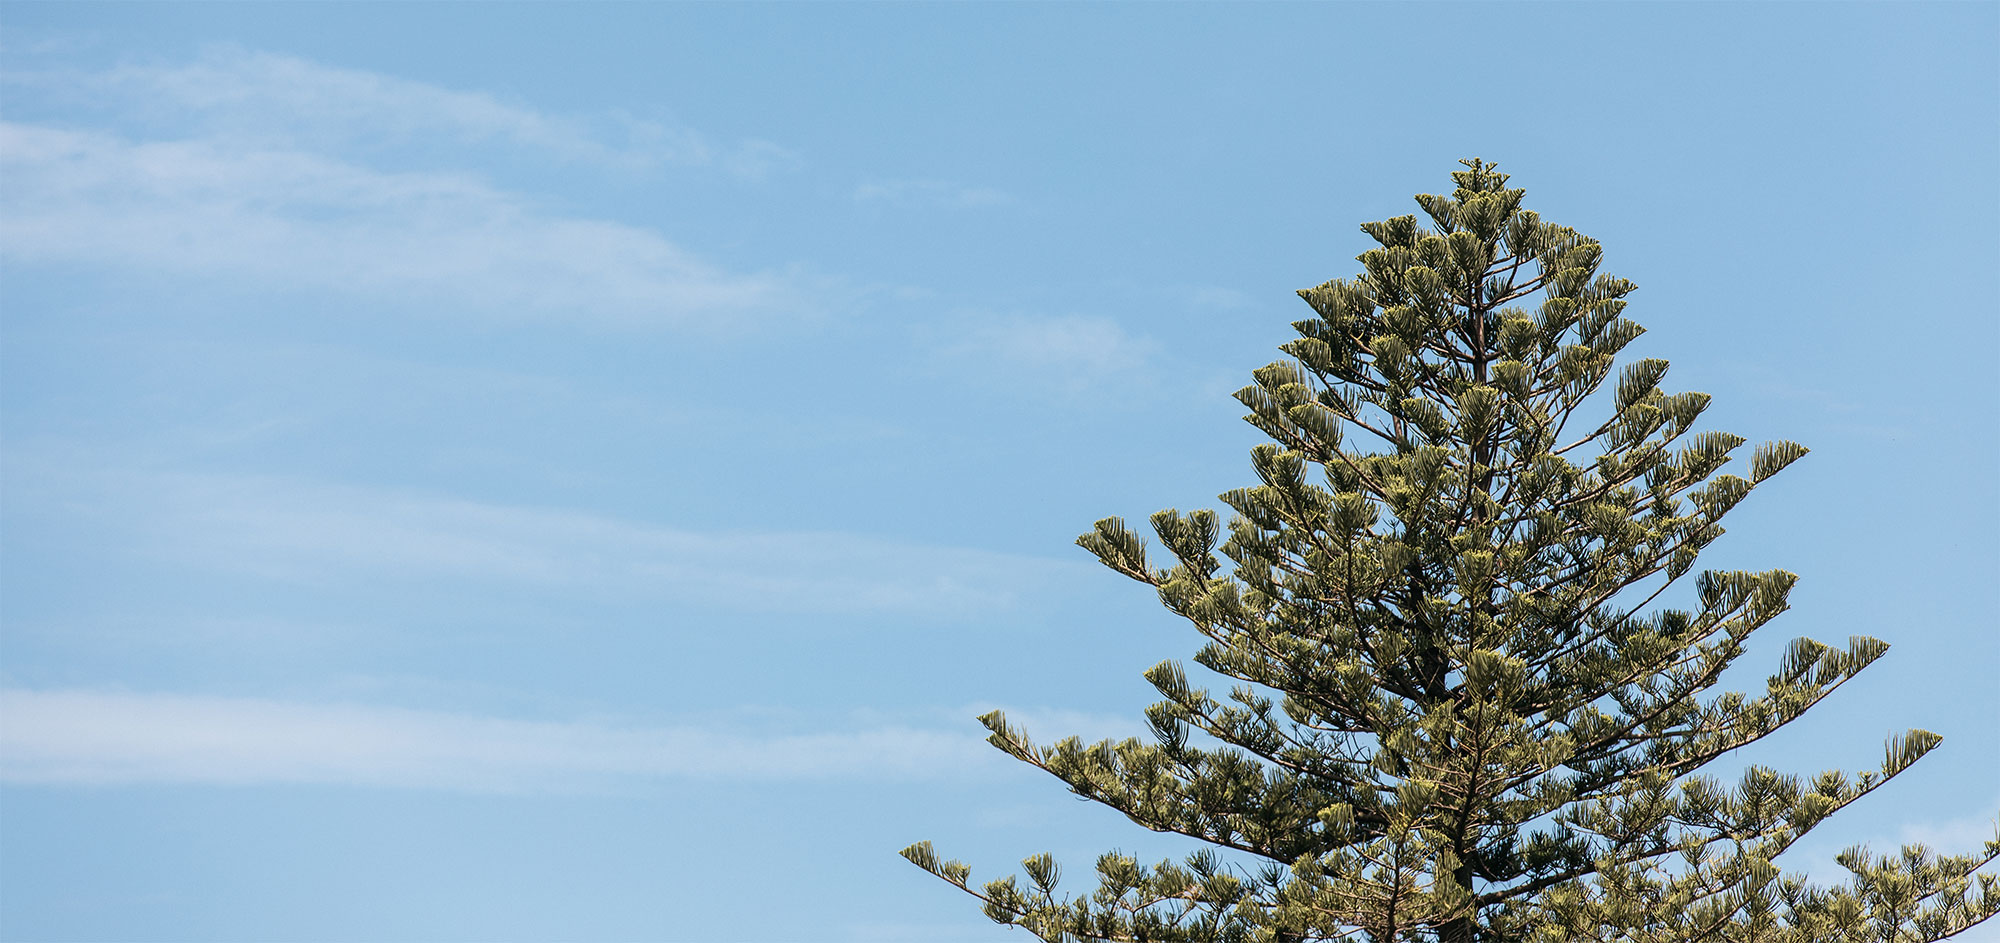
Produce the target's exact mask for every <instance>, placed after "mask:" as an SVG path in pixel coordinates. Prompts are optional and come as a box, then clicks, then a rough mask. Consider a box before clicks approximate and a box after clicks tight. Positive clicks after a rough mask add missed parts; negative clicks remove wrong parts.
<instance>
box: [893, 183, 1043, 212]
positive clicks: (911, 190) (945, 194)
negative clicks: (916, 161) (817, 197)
mask: <svg viewBox="0 0 2000 943" xmlns="http://www.w3.org/2000/svg"><path fill="white" fill-rule="evenodd" d="M854 201H855V202H856V203H881V204H887V205H890V206H901V207H943V208H946V209H977V208H980V207H989V206H1005V205H1007V204H1009V203H1013V202H1014V198H1013V197H1012V196H1011V195H1009V194H1007V193H1004V192H1001V191H999V190H995V189H992V188H991V187H967V186H961V185H959V184H955V183H949V182H946V181H943V180H883V181H877V182H874V183H864V184H862V185H861V186H858V187H855V188H854Z"/></svg>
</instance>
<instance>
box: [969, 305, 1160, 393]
mask: <svg viewBox="0 0 2000 943" xmlns="http://www.w3.org/2000/svg"><path fill="white" fill-rule="evenodd" d="M977 322H978V323H976V324H975V325H973V326H972V327H970V328H969V329H967V330H965V331H964V332H963V333H962V334H960V336H959V338H958V340H956V341H955V342H953V343H950V344H947V345H944V346H943V348H942V350H941V353H942V355H943V356H944V357H945V358H946V359H947V360H949V361H951V362H953V363H954V364H956V365H958V366H960V367H962V368H970V369H975V370H993V369H998V370H1000V371H1003V372H1004V373H1005V374H1007V375H1008V377H1009V379H1026V380H1028V381H1030V382H1032V383H1033V384H1035V385H1036V386H1038V387H1042V388H1051V389H1060V390H1065V391H1069V392H1076V391H1078V390H1082V389H1084V388H1086V387H1093V386H1098V385H1102V384H1107V383H1125V382H1129V381H1131V380H1132V379H1134V378H1135V377H1136V376H1138V375H1139V374H1141V373H1142V372H1143V371H1144V370H1145V369H1146V368H1147V367H1148V366H1149V365H1150V364H1151V362H1152V361H1153V359H1154V358H1155V357H1156V356H1158V354H1159V350H1160V347H1159V344H1158V342H1156V341H1154V340H1152V339H1150V338H1145V337H1137V336H1134V335H1132V334H1130V333H1127V332H1126V330H1125V329H1124V328H1123V327H1122V326H1120V325H1119V324H1118V322H1116V321H1113V320H1111V319H1110V318H1104V317H1025V316H1000V317H984V316H982V317H979V318H978V319H977Z"/></svg>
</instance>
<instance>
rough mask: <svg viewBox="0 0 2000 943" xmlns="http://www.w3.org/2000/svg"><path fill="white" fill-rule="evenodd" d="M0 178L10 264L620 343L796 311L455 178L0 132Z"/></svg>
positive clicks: (779, 293)
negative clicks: (357, 298) (559, 321)
mask: <svg viewBox="0 0 2000 943" xmlns="http://www.w3.org/2000/svg"><path fill="white" fill-rule="evenodd" d="M0 175H4V176H5V178H6V180H7V186H6V187H5V189H4V192H3V193H0V256H4V257H5V258H7V259H8V260H9V261H11V262H15V263H52V262H53V263H75V262H81V263H95V264H107V265H114V266H137V267H140V268H144V269H151V270H157V271H165V272H170V273H176V274H185V275H193V276H199V277H211V278H228V279H231V280H240V279H245V278H248V279H257V280H262V281H264V282H266V283H269V284H272V285H275V286H277V287H281V288H293V289H297V288H307V289H314V290H330V291H336V292H342V293H360V294H363V295H370V296H374V297H377V298H395V299H399V300H400V301H402V302H415V303H419V304H423V305H437V304H445V305H460V306H462V305H471V306H475V307H477V308H479V309H483V310H484V311H486V312H487V313H489V314H492V313H497V314H499V315H501V316H503V317H504V316H518V317H542V316H550V315H560V316H575V317H581V318H583V319H586V320H590V321H595V322H598V323H607V322H609V323H624V324H635V325H643V324H662V323H666V324H679V325H686V326H695V325H712V326H720V325H723V324H729V323H734V322H739V321H741V320H744V319H750V318H757V317H762V316H765V315H769V314H771V313H773V312H777V311H782V310H791V309H795V308H796V307H797V306H798V305H799V304H800V302H801V300H802V298H803V297H804V293H803V292H800V291H796V290H795V289H794V288H793V282H794V281H795V279H794V278H793V277H792V276H788V275H784V274H777V273H759V274H751V275H743V274H734V273H729V272H726V271H723V270H721V269H719V268H717V267H715V266H714V265H711V264H709V263H706V262H703V261H701V260H700V259H698V258H696V257H694V256H693V255H691V254H690V253H688V252H686V251H685V250H683V249H681V248H680V247H678V246H676V245H674V244H673V243H671V242H669V241H667V240H666V239H664V238H662V237H661V236H660V235H658V234H657V233H654V232H653V231H651V230H648V229H642V228H639V227H635V226H630V225H625V224H621V223H615V222H608V221H603V220H592V219H581V218H574V217H565V216H560V215H553V214H549V213H546V212H542V211H540V210H538V209H537V208H536V207H534V206H533V205H532V204H531V203H530V202H529V201H527V200H525V199H523V198H521V197H519V196H516V195H512V194H508V193H505V192H502V191H499V190H495V189H493V188H491V187H490V186H488V185H486V184H484V183H482V182H480V181H479V180H477V179H476V178H473V177H470V176H466V175H461V174H445V173H387V172H380V171H375V170H371V169H367V168H364V167H360V166H356V165H353V164H348V163H344V162H341V161H337V160H332V159H329V158H325V157H320V156H315V155H312V154H306V153H301V152H297V151H285V150H237V149H233V148H231V147H227V146H224V145H220V144H217V143H214V142H208V141H179V142H168V143H135V142H132V141H127V140H124V139H122V138H119V137H115V136H112V135H108V134H99V133H90V132H77V131H67V130H60V129H55V128H47V127H36V126H30V125H21V124H11V123H0Z"/></svg>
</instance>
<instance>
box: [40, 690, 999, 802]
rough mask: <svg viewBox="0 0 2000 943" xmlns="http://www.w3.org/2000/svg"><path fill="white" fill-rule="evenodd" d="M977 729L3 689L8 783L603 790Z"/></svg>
mask: <svg viewBox="0 0 2000 943" xmlns="http://www.w3.org/2000/svg"><path fill="white" fill-rule="evenodd" d="M996 756H997V753H996V751H994V750H993V749H992V748H991V747H990V746H987V745H986V744H984V743H983V742H981V740H980V738H979V737H978V736H977V735H975V734H972V733H963V732H950V733H947V732H939V731H931V730H922V729H917V728H912V727H908V726H876V727H871V728H867V729H860V730H844V731H834V732H817V733H769V732H748V733H746V732H736V731H726V730H717V729H712V728H705V727H694V726H635V725H622V724H610V723H602V722H593V721H570V722H547V721H527V720H514V719H506V718H495V717H485V716H479V715H474V714H462V713H449V712H441V711H423V710H408V709H402V708H389V707H371V706H358V705H352V704H321V703H308V702H295V701H281V700H268V699H260V698H241V697H207V696H193V695H175V694H134V693H114V692H100V691H87V690H54V691H50V690H20V689H14V690H5V691H0V781H5V782H11V783H45V784H130V783H206V784H235V785H249V784H305V783H316V784H339V785H362V786H386V787H408V788H426V789H446V790H463V791H480V792H487V791H500V792H520V791H538V790H569V789H580V788H581V789H591V788H603V787H608V786H617V785H619V784H621V783H628V784H629V783H631V782H633V781H643V780H648V779H665V778H711V779H718V778H719V779H764V780H772V779H778V780H788V779H806V780H811V779H833V778H842V779H920V778H931V777H937V776H948V775H956V774H959V773H963V772H966V771H969V770H973V769H977V768H980V767H982V766H985V765H987V764H993V763H994V762H995V757H996Z"/></svg>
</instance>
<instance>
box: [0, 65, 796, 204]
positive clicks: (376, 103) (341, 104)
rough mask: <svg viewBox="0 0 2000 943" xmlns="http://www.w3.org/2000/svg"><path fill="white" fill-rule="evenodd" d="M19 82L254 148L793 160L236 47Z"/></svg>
mask: <svg viewBox="0 0 2000 943" xmlns="http://www.w3.org/2000/svg"><path fill="white" fill-rule="evenodd" d="M6 80H7V82H8V83H9V84H11V85H14V86H16V87H17V88H29V89H34V90H36V91H37V92H39V93H41V94H44V95H51V96H56V97H59V98H62V99H65V100H67V101H69V102H72V103H74V104H76V105H79V106H83V107H87V108H94V109H96V110H102V111H107V112H110V113H112V114H114V115H116V116H117V117H119V118H120V120H121V122H125V123H138V124H141V125H149V124H150V125H154V126H158V125H160V124H162V123H163V122H165V123H170V126H171V129H172V130H173V131H174V132H175V133H177V134H182V135H185V134H187V133H190V132H193V133H195V134H198V135H199V136H202V137H222V138H226V139H229V140H232V141H236V142H239V143H248V144H253V145H255V146H260V147H282V148H304V149H310V150H315V151H325V150H328V149H333V150H340V149H345V148H352V147H360V148H369V147H380V146H394V145H400V144H405V143H410V142H413V141H421V142H424V143H429V144H437V143H448V144H461V145H467V144H477V145H482V146H494V145H499V146H504V147H510V148H515V149H520V150H524V151H529V152H535V153H539V154H542V155H546V156H548V157H551V158H554V159H557V160H562V161H578V162H588V163H595V164H603V165H610V166H621V167H628V168H634V169H641V168H646V167H652V166H659V165H676V166H694V167H716V168H719V169H722V170H724V171H726V172H729V173H731V174H735V175H738V176H743V177H758V176H762V175H764V174H767V173H769V172H771V171H774V170H780V169H787V168H791V167H794V166H796V165H797V164H798V158H797V157H796V156H795V155H793V154H791V153H790V152H788V151H786V150H785V149H784V148H782V147H779V146H778V145H776V144H773V143H771V142H769V141H763V140H756V139H748V140H741V141H735V142H728V143H724V142H719V141H717V140H715V139H714V138H713V137H711V136H710V135H707V134H704V133H702V132H700V131H697V130H695V129H693V128H689V127H686V126H684V125H681V124H678V123H675V122H671V121H666V120H661V119H657V118H639V117H634V116H632V115H627V114H619V113H611V114H603V115H595V116H577V115H557V114H551V113H549V112H546V111H543V110H539V109H536V108H533V107H529V106H527V105H525V104H522V103H518V102H507V101H503V100H501V99H499V98H497V97H495V96H493V95H489V94H486V93H482V92H476V91H464V90H460V89H452V88H445V87H442V86H438V85H433V84H429V83H425V82H418V81H412V80H409V79H404V78H399V77H396V76H390V75H384V74H381V73H376V72H368V71H363V70H358V69H344V68H338V67H334V66H328V65H324V64H321V63H317V62H312V61H310V60H306V59H300V58H296V57H292V56H283V55H275V54H272V53H266V52H256V51H251V50H245V49H241V48H238V47H233V46H215V47H211V48H209V49H207V50H206V51H205V52H204V53H203V54H202V55H201V56H200V57H199V58H197V59H196V60H194V61H192V62H185V63H179V64H172V65H162V64H127V65H123V66H119V67H116V68H112V69H108V70H104V71H98V72H80V71H74V70H68V71H41V72H23V71H14V72H10V73H8V74H7V75H6Z"/></svg>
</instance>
